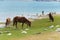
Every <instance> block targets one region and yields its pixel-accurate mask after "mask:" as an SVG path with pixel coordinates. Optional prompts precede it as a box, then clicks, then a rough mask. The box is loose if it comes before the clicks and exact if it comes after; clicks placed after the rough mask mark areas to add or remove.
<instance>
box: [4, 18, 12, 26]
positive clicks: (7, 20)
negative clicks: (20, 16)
mask: <svg viewBox="0 0 60 40" xmlns="http://www.w3.org/2000/svg"><path fill="white" fill-rule="evenodd" d="M10 22H11V19H10V18H7V19H6V23H5V25H6V26H7V25H9V24H10Z"/></svg>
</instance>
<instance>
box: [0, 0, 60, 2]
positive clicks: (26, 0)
mask: <svg viewBox="0 0 60 40" xmlns="http://www.w3.org/2000/svg"><path fill="white" fill-rule="evenodd" d="M0 1H25V2H28V1H60V0H0Z"/></svg>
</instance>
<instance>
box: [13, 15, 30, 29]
mask: <svg viewBox="0 0 60 40" xmlns="http://www.w3.org/2000/svg"><path fill="white" fill-rule="evenodd" d="M17 22H20V23H22V29H23V25H24V23H25V24H27V25H28V26H29V27H31V22H30V21H29V20H28V19H26V18H25V17H19V16H16V17H14V18H13V26H14V25H16V28H17Z"/></svg>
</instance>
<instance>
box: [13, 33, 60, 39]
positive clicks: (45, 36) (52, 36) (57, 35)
mask: <svg viewBox="0 0 60 40" xmlns="http://www.w3.org/2000/svg"><path fill="white" fill-rule="evenodd" d="M12 40H60V32H47V33H42V34H35V35H31V36H27V37H24V38H13V39H12Z"/></svg>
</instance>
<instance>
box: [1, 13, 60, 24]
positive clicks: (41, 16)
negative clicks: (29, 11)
mask: <svg viewBox="0 0 60 40" xmlns="http://www.w3.org/2000/svg"><path fill="white" fill-rule="evenodd" d="M56 15H57V16H59V15H60V14H59V13H58V14H57V13H56V14H53V16H56ZM29 16H30V17H28V16H24V17H26V18H27V19H28V20H30V21H34V20H35V19H44V18H48V15H47V14H45V15H36V14H35V15H29ZM12 18H13V17H12ZM12 18H11V20H12ZM5 19H6V18H5ZM0 23H5V21H0Z"/></svg>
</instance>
